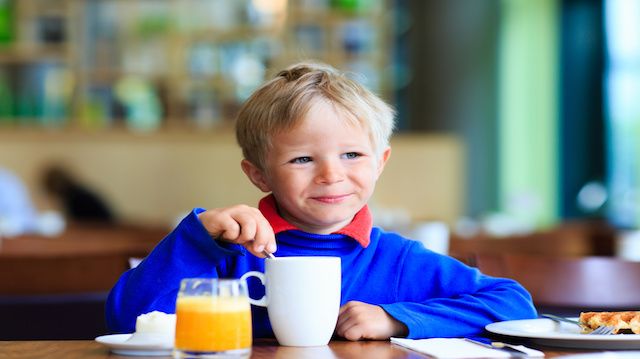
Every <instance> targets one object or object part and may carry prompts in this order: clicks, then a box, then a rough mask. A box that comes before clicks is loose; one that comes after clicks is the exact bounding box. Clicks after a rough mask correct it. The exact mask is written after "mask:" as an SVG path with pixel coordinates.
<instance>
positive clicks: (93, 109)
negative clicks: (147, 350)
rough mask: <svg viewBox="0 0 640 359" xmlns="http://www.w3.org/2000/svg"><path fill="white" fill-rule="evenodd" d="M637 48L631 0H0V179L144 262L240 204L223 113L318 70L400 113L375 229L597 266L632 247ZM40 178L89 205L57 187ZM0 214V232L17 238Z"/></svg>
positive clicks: (639, 75) (66, 226) (638, 127)
mask: <svg viewBox="0 0 640 359" xmlns="http://www.w3.org/2000/svg"><path fill="white" fill-rule="evenodd" d="M638 38H640V1H637V0H502V1H500V0H430V1H420V0H290V1H287V0H272V1H269V0H126V1H125V0H121V1H118V0H85V1H82V0H20V1H18V0H14V1H11V0H0V168H4V169H5V170H7V171H10V172H11V173H13V174H14V175H15V176H16V177H17V178H18V179H19V180H20V181H22V182H23V184H24V187H25V188H26V192H27V193H28V196H29V197H30V200H31V201H32V206H33V211H34V212H36V213H38V214H39V216H37V217H38V218H37V223H36V224H34V225H33V227H32V228H35V229H34V230H33V232H35V233H37V234H40V235H42V234H44V235H49V236H56V235H58V236H59V235H60V234H61V233H62V234H65V233H66V234H67V236H71V237H73V235H69V234H68V233H69V231H72V230H74V228H75V229H76V231H77V228H79V227H77V226H75V227H74V225H73V224H74V223H79V222H85V223H86V222H87V221H88V222H90V223H95V222H97V221H103V220H106V222H108V223H109V224H108V226H110V228H116V227H118V228H120V229H121V230H123V229H122V228H123V227H125V229H126V231H130V230H133V229H131V228H132V227H135V230H136V231H138V232H135V231H134V232H126V233H132V234H131V235H130V237H131V238H134V239H135V238H138V239H139V238H140V237H145V236H146V237H145V238H148V240H147V242H145V243H147V246H146V247H144V248H137V249H136V250H137V251H133V252H127V255H128V256H131V257H134V256H144V254H145V253H146V252H147V251H148V250H150V248H152V246H153V244H155V243H156V242H157V241H159V240H160V239H161V237H162V234H163V233H166V231H168V230H169V229H170V228H171V227H172V226H173V225H174V224H175V221H176V220H178V219H179V218H180V217H181V216H182V215H183V214H184V213H185V212H186V211H189V210H190V209H191V208H193V207H196V206H201V207H217V206H226V205H230V204H235V203H238V202H245V203H256V201H257V199H259V198H260V196H261V195H262V194H261V193H259V192H258V191H257V190H256V189H254V188H252V186H251V185H250V183H249V182H248V181H247V180H246V179H245V178H244V176H243V175H242V173H241V171H240V169H239V161H240V158H241V157H240V152H239V150H238V149H237V145H236V144H235V139H234V137H233V119H234V115H235V113H236V111H237V109H238V108H239V106H240V104H241V103H242V102H243V101H244V100H245V99H246V98H247V97H248V96H249V94H250V93H251V92H252V91H253V90H254V89H255V88H256V87H257V86H259V85H260V84H261V83H262V82H263V81H265V80H266V79H268V78H270V77H271V76H272V75H273V74H274V72H275V71H277V70H279V69H281V68H283V67H285V66H287V65H288V64H291V63H293V62H297V61H300V60H307V59H313V60H319V61H324V62H327V63H329V64H331V65H333V66H335V67H337V68H339V69H341V70H345V71H349V72H350V73H351V74H352V76H354V77H355V78H357V79H358V80H359V81H361V82H362V83H364V84H365V85H366V86H367V87H368V88H370V89H371V90H373V91H374V92H376V93H378V94H379V95H380V96H382V97H383V98H384V99H385V100H386V101H388V102H389V103H390V104H392V105H393V106H394V107H395V108H396V109H397V111H398V116H397V121H398V124H397V131H396V134H395V135H394V138H393V141H392V146H393V154H392V158H391V162H390V164H389V167H388V168H387V170H386V172H385V173H384V175H383V177H382V178H381V180H380V184H379V186H378V189H377V192H376V194H375V196H374V198H373V199H372V202H371V206H372V208H373V209H374V214H375V215H376V217H377V221H378V223H379V224H381V225H383V226H385V227H390V228H394V229H399V230H401V231H406V232H407V233H410V234H413V235H415V236H424V237H421V238H420V239H425V240H428V239H429V238H430V237H432V236H435V237H438V236H440V237H442V236H447V238H449V237H448V236H449V234H451V238H463V239H464V238H466V239H473V238H476V239H477V238H480V237H481V238H485V236H488V237H490V238H506V237H509V236H524V235H532V236H535V235H536V234H538V233H545V234H548V233H556V234H557V233H561V235H560V236H559V237H558V236H555V237H552V239H550V240H551V242H544V241H541V242H540V243H543V244H541V247H540V248H538V249H531V248H530V250H531V251H536V250H542V249H541V248H542V247H544V248H545V249H546V250H548V251H549V250H556V251H558V252H561V250H562V248H564V247H563V246H562V244H558V243H560V242H559V241H560V240H559V239H558V238H578V237H579V238H580V239H581V240H582V242H580V243H581V244H580V245H579V248H578V249H576V247H575V246H573V244H572V245H571V248H572V249H571V250H570V251H569V252H568V253H569V254H579V255H593V254H596V255H611V254H613V252H614V251H615V250H616V249H615V248H616V247H615V245H616V243H617V242H615V241H616V239H615V238H618V237H620V236H623V237H625V238H626V239H628V238H629V237H633V238H635V239H634V241H633V243H636V242H640V236H638V235H637V233H636V232H634V230H635V229H636V228H637V227H638V225H639V224H640V194H639V192H638V190H639V188H640V159H639V158H640V156H638V155H639V154H640V141H637V138H640V101H638V98H639V97H640V42H639V41H638ZM52 168H53V169H54V170H56V171H59V172H60V171H62V172H63V173H64V174H65V176H66V177H65V178H71V179H72V183H74V186H73V188H76V191H75V192H73V193H77V191H81V192H82V191H84V192H82V193H84V196H89V197H91V198H92V199H91V200H87V201H88V202H90V203H92V204H87V202H86V201H76V200H70V199H69V198H70V197H72V198H76V197H75V196H76V195H69V192H68V191H66V192H65V191H61V190H57V191H56V190H52V188H59V187H52V186H51V176H50V174H51V171H52ZM54 173H56V172H55V171H54ZM47 174H49V175H47ZM63 177H64V176H63ZM46 178H49V180H46ZM77 187H80V188H81V190H77ZM87 192H88V193H89V195H87V194H86V193H87ZM2 193H3V192H2V191H0V195H2ZM11 193H15V191H13V192H11ZM4 196H5V198H6V197H8V195H4ZM83 198H85V197H83ZM96 201H97V202H99V204H97V205H96V204H95V202H96ZM1 202H2V198H0V203H1ZM74 206H75V207H74ZM83 206H92V207H91V208H94V209H95V208H102V209H96V211H97V212H98V213H101V215H98V217H97V218H89V219H88V220H87V218H81V217H82V216H80V218H79V217H78V215H77V213H87V210H86V208H87V207H83ZM78 207H79V208H81V209H80V210H77V208H78ZM103 207H104V208H103ZM1 208H2V206H1V205H0V209H1ZM73 208H76V210H75V212H74V210H73ZM82 208H85V210H83V209H82ZM105 208H106V209H105ZM74 213H75V214H74ZM43 215H44V216H43ZM6 218H8V216H7V215H5V220H4V226H2V225H0V236H1V235H2V230H1V229H2V228H4V236H5V237H13V236H14V235H17V234H20V233H19V229H18V228H17V227H16V225H15V224H12V223H13V222H11V221H8V220H6ZM1 219H2V213H0V220H1ZM9 222H11V223H9ZM0 224H2V221H0ZM25 228H27V227H25ZM81 228H83V229H82V231H84V232H82V231H81V232H76V233H80V234H77V235H76V237H78V240H83V239H80V237H83V238H84V237H88V236H91V235H92V234H91V233H94V232H90V231H85V229H86V227H81ZM101 228H105V227H101ZM107 228H109V227H107ZM140 228H142V229H140ZM148 229H154V230H158V232H151V234H149V230H148ZM140 230H142V231H143V232H140ZM567 230H568V231H569V232H567ZM558 231H559V232H558ZM25 232H28V231H26V230H25ZM72 233H73V232H72ZM117 233H118V236H120V237H123V236H124V235H123V234H122V233H124V232H117ZM141 233H144V234H141ZM158 233H159V234H158ZM568 233H569V234H568ZM104 236H105V238H111V237H113V235H107V234H105V235H104ZM634 236H635V237H634ZM124 237H126V236H124ZM605 237H606V238H605ZM74 238H75V237H74ZM127 238H129V237H127ZM131 238H129V239H131ZM633 238H632V239H633ZM520 239H524V240H525V241H528V242H527V243H530V242H531V241H536V240H538V239H537V237H526V238H524V237H523V238H519V239H518V240H520ZM109 240H110V241H113V240H112V239H109ZM8 241H9V240H5V241H4V244H3V247H0V248H3V249H2V250H3V251H4V252H5V256H10V254H7V253H9V252H10V250H9V249H8V248H10V247H11V246H12V244H7V243H8ZM134 241H135V240H134ZM140 241H141V240H139V241H138V242H140ZM565 242H571V241H570V240H566V241H565ZM0 243H2V242H0ZM24 243H26V242H24ZM49 243H52V242H51V241H50V242H49ZM456 243H458V244H456ZM460 243H467V244H460ZM468 243H471V241H467V242H451V243H450V246H451V248H450V251H451V252H456V250H458V251H460V252H463V249H465V250H469V248H470V247H469V248H468V247H465V246H467V245H468ZM505 243H506V242H505ZM522 243H525V242H517V246H516V247H517V248H523V247H522V246H523V244H522ZM549 243H553V244H551V245H550V244H549ZM563 243H564V242H563ZM571 243H574V242H571ZM447 245H449V244H447ZM456 245H457V246H458V247H456ZM34 246H35V247H38V248H42V247H41V244H39V245H34ZM491 246H493V245H491ZM491 246H490V247H491ZM524 246H525V247H526V245H524ZM637 246H638V247H640V244H638V245H637ZM516 247H509V248H516ZM473 248H474V249H473V250H477V248H479V247H473ZM495 248H497V247H491V250H497V249H495ZM527 248H529V247H527ZM625 248H627V249H625V250H624V253H626V254H629V253H631V254H630V255H629V257H634V253H635V257H636V258H637V257H640V250H638V249H628V248H636V247H625ZM55 250H57V249H55ZM55 250H54V251H55ZM447 250H449V248H448V247H446V246H445V248H444V250H443V251H444V252H446V251H447ZM16 251H18V250H16ZM18 252H19V251H18ZM16 253H17V252H16ZM117 272H118V270H117V269H114V273H116V274H117ZM12 278H13V277H12ZM10 279H11V278H10ZM106 283H107V284H108V283H109V280H106ZM105 286H108V285H105ZM85 289H86V288H85ZM94 289H96V288H94ZM97 289H101V288H97ZM102 289H104V288H102Z"/></svg>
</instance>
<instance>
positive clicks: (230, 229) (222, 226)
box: [212, 216, 240, 242]
mask: <svg viewBox="0 0 640 359" xmlns="http://www.w3.org/2000/svg"><path fill="white" fill-rule="evenodd" d="M217 224H218V227H219V228H218V229H219V230H218V233H217V235H216V234H215V233H212V235H213V236H214V237H216V238H221V239H223V240H226V241H231V242H235V240H236V238H238V236H239V235H240V224H239V223H238V222H236V221H235V220H234V219H233V218H231V217H228V216H222V217H221V218H220V219H219V220H218V223H217Z"/></svg>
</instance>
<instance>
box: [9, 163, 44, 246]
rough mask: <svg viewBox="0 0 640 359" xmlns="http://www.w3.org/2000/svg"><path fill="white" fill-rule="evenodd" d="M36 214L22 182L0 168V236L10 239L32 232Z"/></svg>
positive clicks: (36, 219) (35, 226)
mask: <svg viewBox="0 0 640 359" xmlns="http://www.w3.org/2000/svg"><path fill="white" fill-rule="evenodd" d="M37 221H38V212H37V211H36V209H35V206H34V205H33V203H32V201H31V197H30V196H29V191H28V189H27V187H26V186H25V185H24V183H23V182H22V180H21V179H20V178H19V177H18V176H16V175H15V174H14V173H13V172H11V171H9V170H7V169H3V168H0V235H2V236H7V237H12V236H17V235H20V234H24V233H29V232H33V231H35V230H36V228H37Z"/></svg>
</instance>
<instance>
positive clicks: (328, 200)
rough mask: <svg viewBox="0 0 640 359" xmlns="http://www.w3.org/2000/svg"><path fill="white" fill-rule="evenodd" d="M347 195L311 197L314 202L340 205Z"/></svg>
mask: <svg viewBox="0 0 640 359" xmlns="http://www.w3.org/2000/svg"><path fill="white" fill-rule="evenodd" d="M347 197H349V195H347V194H344V195H340V196H321V197H313V199H314V200H316V201H318V202H322V203H340V202H342V201H344V200H345V199H346V198H347Z"/></svg>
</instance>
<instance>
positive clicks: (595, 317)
mask: <svg viewBox="0 0 640 359" xmlns="http://www.w3.org/2000/svg"><path fill="white" fill-rule="evenodd" d="M579 322H580V327H581V328H582V332H583V333H591V332H592V331H593V330H595V329H596V328H598V327H599V326H613V327H615V330H614V331H613V333H612V334H640V311H638V312H635V311H634V312H582V313H580V319H579Z"/></svg>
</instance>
